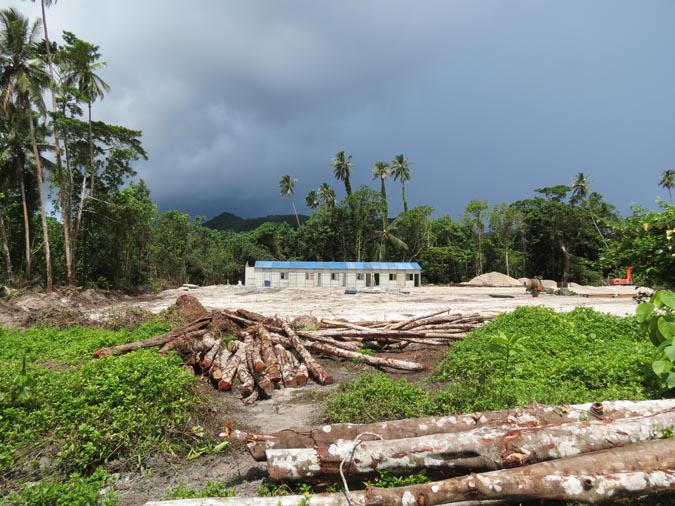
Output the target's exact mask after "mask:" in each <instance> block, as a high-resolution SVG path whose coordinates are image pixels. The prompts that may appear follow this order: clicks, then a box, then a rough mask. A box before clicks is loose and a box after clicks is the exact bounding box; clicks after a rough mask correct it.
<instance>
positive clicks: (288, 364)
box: [274, 344, 298, 388]
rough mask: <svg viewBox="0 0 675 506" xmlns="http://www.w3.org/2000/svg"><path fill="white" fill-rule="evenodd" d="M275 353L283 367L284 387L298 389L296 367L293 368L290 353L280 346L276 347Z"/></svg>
mask: <svg viewBox="0 0 675 506" xmlns="http://www.w3.org/2000/svg"><path fill="white" fill-rule="evenodd" d="M274 353H275V354H276V356H277V359H278V360H279V364H280V365H281V379H282V381H283V384H284V386H285V387H287V388H295V387H297V386H298V383H297V382H296V381H295V367H294V366H293V359H292V358H291V357H290V352H289V351H288V350H287V349H286V348H284V347H283V346H281V345H280V344H276V345H275V346H274Z"/></svg>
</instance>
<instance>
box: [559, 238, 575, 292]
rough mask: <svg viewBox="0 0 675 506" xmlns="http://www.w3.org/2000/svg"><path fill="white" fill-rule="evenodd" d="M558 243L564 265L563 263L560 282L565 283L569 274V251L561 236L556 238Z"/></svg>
mask: <svg viewBox="0 0 675 506" xmlns="http://www.w3.org/2000/svg"><path fill="white" fill-rule="evenodd" d="M558 243H559V244H560V250H561V251H562V253H563V258H564V261H565V263H564V265H563V275H562V282H563V283H567V278H568V277H569V275H570V270H571V268H572V267H571V264H570V251H569V250H568V249H567V245H566V244H565V242H564V241H563V239H562V238H559V239H558Z"/></svg>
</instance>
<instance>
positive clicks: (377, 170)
mask: <svg viewBox="0 0 675 506" xmlns="http://www.w3.org/2000/svg"><path fill="white" fill-rule="evenodd" d="M390 174H391V167H389V164H388V163H386V162H383V161H379V162H375V165H374V166H373V179H377V178H380V182H381V188H380V195H381V196H382V230H384V229H385V228H386V226H387V220H388V219H389V206H388V204H387V189H386V188H385V186H384V180H385V179H387V177H389V175H390Z"/></svg>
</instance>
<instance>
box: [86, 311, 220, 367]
mask: <svg viewBox="0 0 675 506" xmlns="http://www.w3.org/2000/svg"><path fill="white" fill-rule="evenodd" d="M210 322H211V317H210V316H205V317H203V318H200V319H199V320H196V321H194V322H192V323H190V324H189V325H186V326H185V327H181V328H179V329H175V330H171V331H169V332H167V333H165V334H162V335H159V336H154V337H149V338H147V339H143V340H142V341H135V342H133V343H127V344H120V345H119V346H110V347H109V348H102V349H100V350H97V351H96V352H95V353H94V358H100V357H103V356H110V355H121V354H123V353H128V352H130V351H134V350H140V349H141V348H152V347H153V346H163V345H165V344H167V343H168V342H170V341H172V340H174V339H177V338H179V337H181V336H183V335H185V334H190V333H191V332H195V331H198V330H200V329H203V328H204V327H206V326H207V325H208V324H209V323H210ZM204 333H206V331H205V330H204Z"/></svg>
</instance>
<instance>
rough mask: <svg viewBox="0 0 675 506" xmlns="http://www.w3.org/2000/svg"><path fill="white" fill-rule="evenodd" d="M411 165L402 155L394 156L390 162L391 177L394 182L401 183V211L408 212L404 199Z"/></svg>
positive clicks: (406, 202)
mask: <svg viewBox="0 0 675 506" xmlns="http://www.w3.org/2000/svg"><path fill="white" fill-rule="evenodd" d="M411 165H412V163H411V162H410V161H409V160H408V159H407V158H406V157H405V156H403V154H400V155H396V156H395V157H394V159H393V160H392V161H391V175H392V177H393V178H394V181H396V180H397V179H398V180H399V181H401V197H402V198H403V211H404V212H406V211H408V201H407V200H406V198H405V184H406V182H408V181H410V173H411V170H410V166H411Z"/></svg>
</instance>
